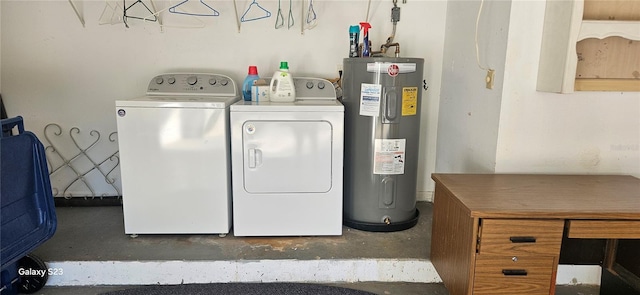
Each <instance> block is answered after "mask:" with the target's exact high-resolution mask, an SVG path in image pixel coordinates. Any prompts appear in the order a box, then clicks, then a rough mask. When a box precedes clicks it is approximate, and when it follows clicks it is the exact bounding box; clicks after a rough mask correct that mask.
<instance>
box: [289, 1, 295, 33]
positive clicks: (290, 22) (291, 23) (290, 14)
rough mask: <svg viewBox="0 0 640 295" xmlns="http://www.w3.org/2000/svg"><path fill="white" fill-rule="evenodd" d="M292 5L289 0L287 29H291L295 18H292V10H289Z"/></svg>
mask: <svg viewBox="0 0 640 295" xmlns="http://www.w3.org/2000/svg"><path fill="white" fill-rule="evenodd" d="M292 7H293V5H292V0H289V19H288V20H287V29H291V27H293V24H294V23H295V20H294V19H293V11H292V10H291V9H292Z"/></svg>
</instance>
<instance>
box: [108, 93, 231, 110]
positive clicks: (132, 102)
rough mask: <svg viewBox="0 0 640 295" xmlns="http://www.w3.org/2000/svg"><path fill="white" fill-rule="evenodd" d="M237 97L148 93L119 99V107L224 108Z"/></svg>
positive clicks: (117, 103) (117, 102) (117, 104)
mask: <svg viewBox="0 0 640 295" xmlns="http://www.w3.org/2000/svg"><path fill="white" fill-rule="evenodd" d="M238 100H240V97H239V96H236V97H221V96H170V95H166V96H165V95H148V96H142V97H137V98H133V99H129V100H117V101H116V106H117V107H141V108H145V107H147V108H206V109H224V108H226V107H228V106H230V105H231V104H233V103H235V102H236V101H238Z"/></svg>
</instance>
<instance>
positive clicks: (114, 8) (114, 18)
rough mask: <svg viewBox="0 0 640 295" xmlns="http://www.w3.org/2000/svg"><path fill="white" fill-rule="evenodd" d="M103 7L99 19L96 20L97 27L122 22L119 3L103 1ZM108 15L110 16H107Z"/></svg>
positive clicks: (108, 0) (121, 11)
mask: <svg viewBox="0 0 640 295" xmlns="http://www.w3.org/2000/svg"><path fill="white" fill-rule="evenodd" d="M104 3H105V5H104V8H103V9H102V13H101V14H100V18H98V20H99V21H98V24H99V25H115V24H118V23H121V22H122V18H121V16H122V13H123V10H124V9H123V8H122V6H120V3H119V2H117V1H110V0H105V1H104ZM109 13H110V14H111V15H109Z"/></svg>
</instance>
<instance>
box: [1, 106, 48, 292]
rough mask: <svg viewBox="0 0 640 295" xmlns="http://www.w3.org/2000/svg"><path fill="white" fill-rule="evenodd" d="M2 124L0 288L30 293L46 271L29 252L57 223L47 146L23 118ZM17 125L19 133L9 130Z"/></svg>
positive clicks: (44, 265) (46, 236)
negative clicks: (31, 130)
mask: <svg viewBox="0 0 640 295" xmlns="http://www.w3.org/2000/svg"><path fill="white" fill-rule="evenodd" d="M0 122H1V123H2V130H3V132H2V134H0V155H1V157H0V166H1V170H0V174H1V176H0V205H1V206H2V209H1V210H2V211H1V213H0V220H1V222H2V228H1V229H0V240H1V243H0V244H1V246H2V249H1V251H0V256H1V261H2V265H1V267H2V268H1V283H2V285H0V290H1V291H0V292H1V293H2V295H5V294H16V293H18V292H20V293H33V292H36V291H38V290H39V289H40V288H42V287H43V286H44V285H45V283H46V280H47V278H48V269H47V267H46V264H45V263H44V262H43V261H42V260H40V259H39V258H38V257H36V256H33V255H29V253H30V252H31V251H33V250H35V249H36V248H37V247H38V246H40V245H41V244H42V243H44V242H45V241H47V240H49V239H50V238H51V237H52V236H53V234H54V233H55V231H56V226H57V219H56V212H55V205H54V200H53V195H52V190H51V182H50V179H49V171H48V168H47V161H46V158H45V149H44V146H43V145H42V143H41V142H40V141H39V140H38V138H37V137H36V136H35V135H34V134H33V133H31V132H29V131H25V130H24V122H23V119H22V117H15V118H10V119H4V120H1V121H0ZM16 128H17V129H18V132H17V133H18V134H15V135H14V134H12V133H13V132H11V131H9V130H14V129H16ZM5 131H7V132H5Z"/></svg>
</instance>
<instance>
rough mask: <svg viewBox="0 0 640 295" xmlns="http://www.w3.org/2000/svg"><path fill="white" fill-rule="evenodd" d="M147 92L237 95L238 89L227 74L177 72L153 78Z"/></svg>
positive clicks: (160, 93)
mask: <svg viewBox="0 0 640 295" xmlns="http://www.w3.org/2000/svg"><path fill="white" fill-rule="evenodd" d="M147 94H148V95H167V94H174V95H176V94H179V95H214V96H237V95H238V89H237V87H236V83H235V82H234V81H233V79H231V78H230V77H228V76H225V75H220V74H189V73H176V74H162V75H158V76H156V77H154V78H153V79H151V81H150V82H149V87H147Z"/></svg>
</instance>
